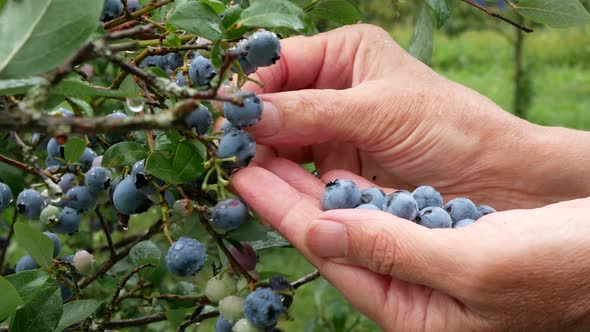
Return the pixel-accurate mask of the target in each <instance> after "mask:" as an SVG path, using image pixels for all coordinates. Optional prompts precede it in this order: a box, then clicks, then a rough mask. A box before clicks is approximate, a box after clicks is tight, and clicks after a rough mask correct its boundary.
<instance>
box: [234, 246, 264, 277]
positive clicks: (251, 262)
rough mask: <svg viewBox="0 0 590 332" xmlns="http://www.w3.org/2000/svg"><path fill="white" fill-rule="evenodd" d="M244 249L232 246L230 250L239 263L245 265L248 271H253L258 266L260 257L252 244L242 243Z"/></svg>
mask: <svg viewBox="0 0 590 332" xmlns="http://www.w3.org/2000/svg"><path fill="white" fill-rule="evenodd" d="M242 249H243V250H242V251H240V250H238V248H236V247H231V248H230V249H229V252H230V253H231V255H232V256H233V257H234V258H235V259H236V261H237V262H238V264H240V266H241V267H243V268H244V269H245V270H246V271H251V270H254V269H255V268H256V263H257V261H258V257H257V255H256V252H255V251H254V249H253V248H252V246H251V245H250V244H248V243H243V244H242Z"/></svg>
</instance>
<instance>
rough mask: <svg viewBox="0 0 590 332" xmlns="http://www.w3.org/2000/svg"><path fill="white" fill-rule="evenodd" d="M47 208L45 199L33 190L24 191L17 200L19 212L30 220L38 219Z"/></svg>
mask: <svg viewBox="0 0 590 332" xmlns="http://www.w3.org/2000/svg"><path fill="white" fill-rule="evenodd" d="M46 206H47V201H46V200H45V197H43V195H41V194H40V193H39V192H38V191H35V190H33V189H26V190H24V191H22V192H21V193H20V194H18V197H17V198H16V208H17V209H18V212H19V213H20V214H22V215H23V216H24V217H25V218H28V219H38V218H39V215H41V211H43V209H44V208H45V207H46Z"/></svg>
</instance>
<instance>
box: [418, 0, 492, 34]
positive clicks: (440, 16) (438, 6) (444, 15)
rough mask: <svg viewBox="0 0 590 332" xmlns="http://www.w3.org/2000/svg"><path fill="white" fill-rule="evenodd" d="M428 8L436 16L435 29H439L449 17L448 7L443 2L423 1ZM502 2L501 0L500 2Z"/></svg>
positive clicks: (436, 0)
mask: <svg viewBox="0 0 590 332" xmlns="http://www.w3.org/2000/svg"><path fill="white" fill-rule="evenodd" d="M424 1H425V2H426V3H427V4H428V5H429V6H430V8H432V10H433V11H434V15H435V16H436V27H437V28H439V29H440V28H441V27H442V26H443V25H444V24H445V22H446V21H447V20H448V19H449V16H451V12H450V11H449V7H448V6H447V3H446V1H445V0H424ZM500 1H503V0H500Z"/></svg>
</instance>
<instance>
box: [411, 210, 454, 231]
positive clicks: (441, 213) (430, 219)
mask: <svg viewBox="0 0 590 332" xmlns="http://www.w3.org/2000/svg"><path fill="white" fill-rule="evenodd" d="M417 222H418V224H420V225H422V226H425V227H428V228H450V227H452V226H453V220H451V217H450V216H449V214H448V213H447V211H445V210H444V209H443V208H440V207H438V206H430V207H427V208H424V209H422V210H420V215H419V216H418V218H417Z"/></svg>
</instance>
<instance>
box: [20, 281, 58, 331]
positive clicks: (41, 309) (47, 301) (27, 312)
mask: <svg viewBox="0 0 590 332" xmlns="http://www.w3.org/2000/svg"><path fill="white" fill-rule="evenodd" d="M61 313H62V302H61V292H60V290H59V287H57V286H53V287H47V288H44V289H42V290H41V291H39V292H38V293H37V294H36V295H35V297H34V298H33V299H32V300H31V302H29V303H28V304H27V305H25V306H24V307H22V308H20V309H18V310H17V311H16V312H15V313H14V316H13V317H12V320H11V322H10V328H9V330H8V331H9V332H13V331H14V332H17V331H18V332H21V331H22V332H25V331H26V332H37V331H38V332H46V331H53V330H54V329H55V327H56V326H57V323H58V322H59V318H60V317H61Z"/></svg>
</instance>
